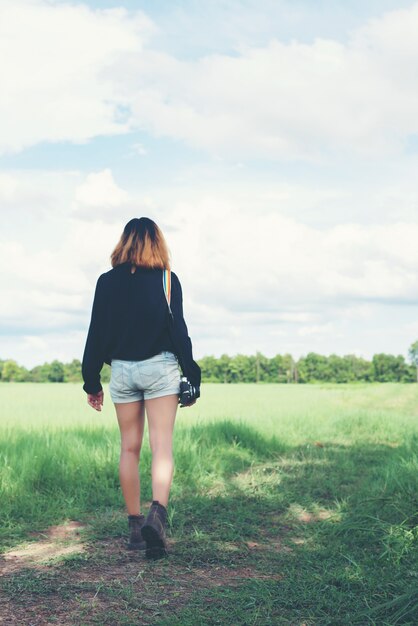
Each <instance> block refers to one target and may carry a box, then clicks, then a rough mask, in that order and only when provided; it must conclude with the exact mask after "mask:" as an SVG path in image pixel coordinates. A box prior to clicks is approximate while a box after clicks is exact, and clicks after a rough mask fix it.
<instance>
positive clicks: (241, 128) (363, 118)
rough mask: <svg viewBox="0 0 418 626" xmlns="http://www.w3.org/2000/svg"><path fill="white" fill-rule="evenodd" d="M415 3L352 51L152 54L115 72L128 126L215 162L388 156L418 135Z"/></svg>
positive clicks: (367, 32)
mask: <svg viewBox="0 0 418 626" xmlns="http://www.w3.org/2000/svg"><path fill="white" fill-rule="evenodd" d="M417 28H418V4H417V3H415V4H414V5H413V6H411V7H410V8H408V9H403V10H398V11H392V12H388V13H387V14H385V15H383V16H382V17H381V18H379V19H374V20H371V21H369V22H367V23H366V24H365V25H363V26H362V27H361V28H358V29H356V30H354V31H353V32H352V34H351V36H350V38H349V40H348V42H347V43H340V42H339V41H337V40H332V39H321V38H317V39H315V40H314V42H313V43H311V44H306V43H300V42H298V41H296V40H293V41H291V42H290V43H282V42H281V41H278V40H277V39H274V38H273V39H271V40H270V41H269V43H268V44H267V45H265V46H258V47H250V46H245V47H244V46H243V47H242V48H241V49H240V50H239V53H238V54H235V55H234V56H229V55H225V54H210V55H207V56H205V57H203V58H200V59H198V60H194V61H180V60H177V59H175V58H173V57H172V56H170V55H168V54H164V53H159V52H156V51H153V50H150V49H149V48H145V49H144V50H143V52H142V53H141V55H129V54H128V55H127V57H128V58H129V61H128V62H127V63H124V67H121V68H120V71H119V72H118V76H117V81H118V84H119V89H120V91H121V92H122V93H123V94H124V96H125V97H126V99H127V101H129V102H130V106H131V109H132V118H131V124H132V125H136V126H138V127H140V128H141V129H146V130H147V131H148V132H151V133H152V134H155V135H157V136H168V137H172V138H175V139H181V140H184V141H185V142H187V143H188V144H189V145H190V146H192V147H195V148H199V149H204V150H206V151H208V152H209V153H211V154H213V155H226V156H228V157H233V158H239V159H242V158H270V159H291V160H292V159H305V160H313V161H318V160H319V161H320V160H322V159H323V158H324V157H327V156H330V155H332V154H334V153H335V154H338V156H339V157H341V156H347V155H351V154H356V155H358V156H361V157H370V156H373V157H382V156H385V155H386V156H387V155H390V154H397V153H399V152H401V151H402V149H403V147H404V144H405V141H406V138H407V137H408V136H409V135H413V134H416V133H417V132H418V121H417V117H416V114H415V112H416V109H417V105H418V87H417V82H416V80H415V76H416V74H417V70H418V62H417V59H418V40H417V38H416V36H415V33H416V30H417Z"/></svg>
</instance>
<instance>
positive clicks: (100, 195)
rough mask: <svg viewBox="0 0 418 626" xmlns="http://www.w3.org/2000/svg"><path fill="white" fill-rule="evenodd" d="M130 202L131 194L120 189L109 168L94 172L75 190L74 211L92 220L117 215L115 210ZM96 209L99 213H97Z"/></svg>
mask: <svg viewBox="0 0 418 626" xmlns="http://www.w3.org/2000/svg"><path fill="white" fill-rule="evenodd" d="M128 202H129V194H128V192H126V191H125V190H124V189H122V188H121V187H119V186H118V185H117V184H116V182H115V180H114V179H113V175H112V172H111V170H110V169H109V168H106V169H104V170H103V171H101V172H92V173H91V174H88V175H87V176H86V179H85V180H84V181H83V183H81V185H79V186H78V187H77V188H76V190H75V202H74V204H73V211H74V212H75V213H77V214H78V215H80V214H83V213H84V215H85V216H87V217H90V218H93V219H94V218H97V217H99V216H101V217H103V216H108V215H112V214H114V215H116V212H115V209H119V208H120V207H122V206H124V205H126V204H127V203H128ZM95 209H97V211H96V212H95Z"/></svg>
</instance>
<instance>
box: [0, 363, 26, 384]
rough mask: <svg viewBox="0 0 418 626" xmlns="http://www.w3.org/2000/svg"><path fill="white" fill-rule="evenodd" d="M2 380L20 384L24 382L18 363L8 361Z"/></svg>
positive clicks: (2, 373) (4, 367) (4, 364)
mask: <svg viewBox="0 0 418 626" xmlns="http://www.w3.org/2000/svg"><path fill="white" fill-rule="evenodd" d="M1 379H2V380H4V381H7V382H10V381H14V382H20V381H21V380H22V370H21V367H20V366H19V365H18V364H17V362H16V361H14V360H13V359H8V360H7V361H5V362H4V363H3V369H2V372H1Z"/></svg>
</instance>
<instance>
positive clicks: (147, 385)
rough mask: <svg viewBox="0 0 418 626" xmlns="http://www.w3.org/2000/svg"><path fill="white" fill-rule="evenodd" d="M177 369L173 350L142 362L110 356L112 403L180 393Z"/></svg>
mask: <svg viewBox="0 0 418 626" xmlns="http://www.w3.org/2000/svg"><path fill="white" fill-rule="evenodd" d="M180 377H181V375H180V369H179V363H178V360H177V357H176V355H175V354H173V352H168V351H163V352H160V353H159V354H155V355H154V356H152V357H151V358H149V359H145V360H143V361H124V360H122V359H112V361H111V374H110V382H109V393H110V397H111V399H112V402H135V401H137V400H149V399H151V398H160V397H161V396H168V395H170V394H174V393H175V394H179V393H180Z"/></svg>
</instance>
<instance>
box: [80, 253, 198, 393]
mask: <svg viewBox="0 0 418 626" xmlns="http://www.w3.org/2000/svg"><path fill="white" fill-rule="evenodd" d="M131 267H132V266H131V263H129V262H126V263H122V264H120V265H117V266H116V267H114V268H113V269H111V270H109V271H108V272H105V273H104V274H101V275H100V276H99V278H98V280H97V283H96V289H95V293H94V300H93V306H92V313H91V321H90V326H89V330H88V334H87V340H86V345H85V348H84V354H83V360H82V366H81V371H82V376H83V380H84V385H83V389H84V391H85V392H86V393H90V394H95V393H98V392H99V391H100V390H101V389H102V385H101V382H100V371H101V369H102V367H103V364H104V363H108V364H109V365H110V364H111V361H112V359H123V360H127V361H142V360H143V359H148V358H150V357H152V356H154V355H155V354H158V353H159V352H161V351H162V350H169V351H170V352H174V354H176V355H177V357H178V358H179V361H180V364H181V366H182V369H183V373H184V374H185V375H186V376H187V377H188V379H189V380H190V382H191V383H192V385H194V386H199V385H200V380H201V372H200V367H199V366H198V364H197V363H196V362H195V361H194V360H193V353H192V342H191V339H190V337H189V335H188V330H187V326H186V322H185V321H184V317H183V297H182V289H181V284H180V281H179V279H178V277H177V275H176V274H175V273H174V272H171V310H172V312H173V317H174V333H173V331H171V332H170V331H169V313H168V307H167V301H166V298H165V294H164V289H163V283H162V270H160V269H151V268H145V267H137V268H136V271H135V272H134V273H132V272H131ZM173 334H174V339H173Z"/></svg>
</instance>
